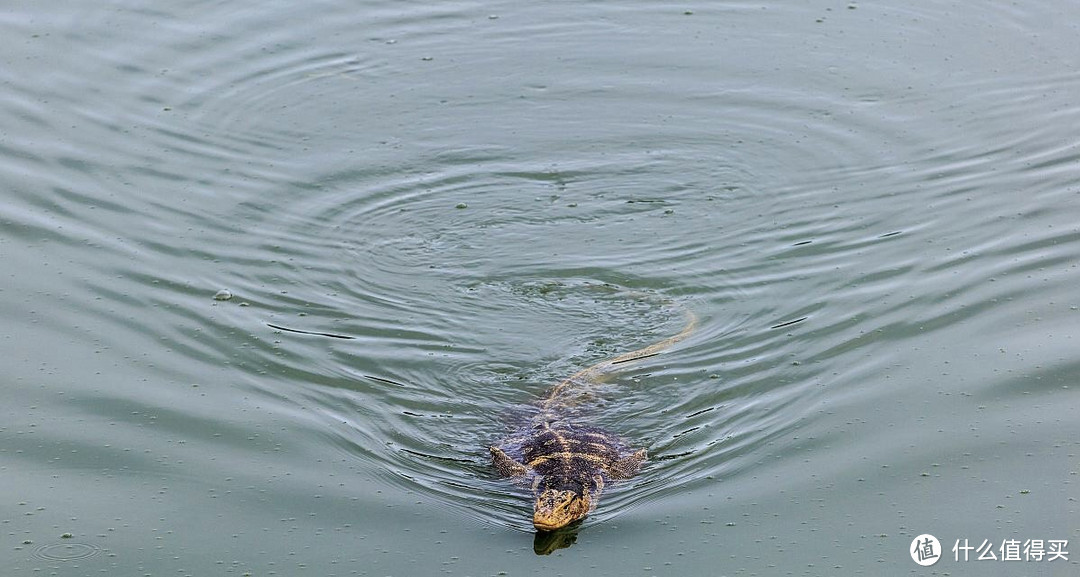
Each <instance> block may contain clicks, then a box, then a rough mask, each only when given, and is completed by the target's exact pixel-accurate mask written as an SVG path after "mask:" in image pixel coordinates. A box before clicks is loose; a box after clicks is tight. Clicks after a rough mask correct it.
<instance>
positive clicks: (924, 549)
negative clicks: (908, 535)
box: [908, 533, 941, 567]
mask: <svg viewBox="0 0 1080 577" xmlns="http://www.w3.org/2000/svg"><path fill="white" fill-rule="evenodd" d="M908 552H909V553H911V560H912V561H914V562H916V563H918V564H919V565H922V566H923V567H929V566H931V565H933V564H934V563H937V561H938V559H940V558H941V542H940V541H938V540H937V537H934V536H933V535H931V534H929V533H923V534H922V535H919V536H918V537H916V538H915V539H914V540H913V541H912V542H911V547H909V548H908Z"/></svg>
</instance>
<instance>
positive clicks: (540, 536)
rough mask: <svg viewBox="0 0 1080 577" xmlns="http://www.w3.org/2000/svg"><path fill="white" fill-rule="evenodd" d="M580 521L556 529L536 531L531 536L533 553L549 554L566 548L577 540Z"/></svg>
mask: <svg viewBox="0 0 1080 577" xmlns="http://www.w3.org/2000/svg"><path fill="white" fill-rule="evenodd" d="M580 528H581V524H580V523H576V524H574V525H571V526H569V527H564V528H562V529H559V530H558V531H537V532H536V536H535V537H533V553H536V554H537V555H551V554H552V553H554V552H556V551H558V550H559V549H566V548H567V547H569V546H571V545H573V544H574V543H576V542H577V535H578V531H579V530H580Z"/></svg>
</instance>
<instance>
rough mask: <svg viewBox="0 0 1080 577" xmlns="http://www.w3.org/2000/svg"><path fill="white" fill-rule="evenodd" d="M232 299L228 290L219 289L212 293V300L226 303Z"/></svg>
mask: <svg viewBox="0 0 1080 577" xmlns="http://www.w3.org/2000/svg"><path fill="white" fill-rule="evenodd" d="M231 298H232V292H231V291H230V290H229V289H221V290H219V291H218V292H216V293H214V300H216V301H227V300H229V299H231Z"/></svg>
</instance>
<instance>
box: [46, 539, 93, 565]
mask: <svg viewBox="0 0 1080 577" xmlns="http://www.w3.org/2000/svg"><path fill="white" fill-rule="evenodd" d="M99 553H101V548H100V547H97V546H96V545H91V544H89V543H77V542H67V541H61V542H59V543H49V544H48V545H42V546H40V547H38V548H36V549H34V557H37V558H38V559H43V560H45V561H79V560H82V559H89V558H91V557H94V556H96V555H98V554H99Z"/></svg>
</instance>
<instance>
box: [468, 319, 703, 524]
mask: <svg viewBox="0 0 1080 577" xmlns="http://www.w3.org/2000/svg"><path fill="white" fill-rule="evenodd" d="M696 324H697V318H696V317H695V316H694V315H693V314H692V313H689V312H687V324H686V327H685V328H683V330H682V331H681V332H679V334H677V335H675V336H673V337H669V338H667V339H664V340H662V341H660V342H658V343H655V344H652V345H649V346H647V347H645V348H642V349H638V350H636V351H632V352H629V353H626V354H623V355H619V356H617V357H615V358H612V359H608V360H606V361H603V362H601V363H597V364H595V365H593V366H591V367H589V368H587V369H584V370H582V371H579V372H577V373H575V374H573V375H571V376H570V377H569V378H567V379H566V380H564V381H562V382H560V383H559V384H557V385H555V386H554V387H552V389H551V390H550V391H549V392H548V394H547V395H546V396H545V397H544V399H543V400H542V401H540V403H539V408H540V410H539V412H538V414H537V416H536V417H535V418H534V419H533V421H532V427H531V428H530V430H529V431H528V432H527V433H526V435H525V436H524V438H522V439H518V440H517V442H516V443H514V444H518V445H520V453H521V456H522V459H521V460H520V461H519V460H515V459H514V458H513V457H511V456H510V455H508V454H507V453H506V452H505V451H503V450H502V449H500V448H499V447H490V451H491V460H492V464H493V465H494V466H495V469H496V470H498V472H499V473H500V474H502V475H504V476H507V477H517V478H524V477H527V476H531V477H532V478H533V494H534V496H535V501H534V503H533V526H534V527H536V529H537V530H539V531H554V530H556V529H561V528H563V527H565V526H567V525H569V524H571V523H574V522H576V521H580V520H582V519H584V518H585V516H586V515H588V514H589V513H590V512H592V510H593V509H595V508H596V504H597V501H598V499H599V498H600V493H601V492H602V491H603V489H604V482H605V480H609V479H612V480H615V479H629V478H630V477H633V476H634V475H635V474H637V472H638V470H639V469H640V468H641V464H642V463H644V462H645V458H646V451H645V449H638V450H636V451H629V450H628V449H627V448H626V445H625V444H624V443H623V442H622V441H621V440H620V439H619V438H618V437H616V436H614V435H612V434H610V433H608V432H606V431H602V430H600V429H596V428H592V427H587V426H581V425H577V424H574V423H571V422H570V421H569V419H567V418H566V417H565V416H564V414H565V413H566V412H567V411H566V409H567V408H568V407H569V406H570V405H572V402H571V400H572V398H573V397H574V396H575V395H577V394H580V393H581V391H582V390H583V389H587V388H588V387H589V386H590V385H594V384H597V383H601V382H603V380H604V378H605V377H607V376H609V375H610V374H611V373H613V372H615V371H616V370H618V369H619V368H621V367H622V366H624V365H625V364H626V363H629V362H632V361H636V360H640V359H644V358H648V357H651V356H653V355H656V354H658V353H659V352H660V351H662V350H664V349H666V348H668V347H671V346H672V345H674V344H675V343H677V342H679V341H681V340H683V339H685V338H686V337H687V336H689V335H690V333H692V332H693V330H694V327H695V326H696ZM509 444H511V443H510V442H508V445H509Z"/></svg>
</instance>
